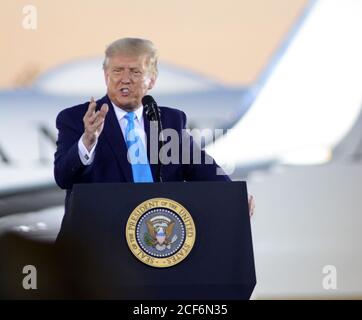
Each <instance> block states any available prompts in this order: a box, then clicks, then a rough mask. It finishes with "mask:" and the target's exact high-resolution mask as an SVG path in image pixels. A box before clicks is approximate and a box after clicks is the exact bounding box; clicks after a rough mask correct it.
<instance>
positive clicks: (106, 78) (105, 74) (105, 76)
mask: <svg viewBox="0 0 362 320" xmlns="http://www.w3.org/2000/svg"><path fill="white" fill-rule="evenodd" d="M103 74H104V81H105V82H106V86H107V87H108V72H107V69H106V68H105V69H103Z"/></svg>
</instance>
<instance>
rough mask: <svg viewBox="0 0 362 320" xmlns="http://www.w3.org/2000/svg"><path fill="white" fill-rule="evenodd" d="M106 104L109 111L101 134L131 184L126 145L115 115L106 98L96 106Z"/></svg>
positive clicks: (131, 176) (130, 169) (131, 177)
mask: <svg viewBox="0 0 362 320" xmlns="http://www.w3.org/2000/svg"><path fill="white" fill-rule="evenodd" d="M103 103H107V104H108V107H109V110H108V114H107V116H106V119H105V122H104V128H103V133H104V135H105V137H106V138H107V140H108V143H109V144H110V145H111V149H112V151H113V153H114V155H115V157H116V159H117V162H118V164H119V166H120V168H121V171H122V172H123V175H124V176H125V178H126V181H127V182H133V175H132V168H131V165H130V163H129V162H128V159H127V145H126V142H125V141H124V138H123V134H122V130H121V128H120V126H119V122H118V119H117V117H116V113H115V112H114V109H113V105H112V103H111V101H110V99H109V98H108V96H105V97H103V98H102V99H101V100H99V102H98V103H97V104H99V107H100V106H101V105H102V104H103Z"/></svg>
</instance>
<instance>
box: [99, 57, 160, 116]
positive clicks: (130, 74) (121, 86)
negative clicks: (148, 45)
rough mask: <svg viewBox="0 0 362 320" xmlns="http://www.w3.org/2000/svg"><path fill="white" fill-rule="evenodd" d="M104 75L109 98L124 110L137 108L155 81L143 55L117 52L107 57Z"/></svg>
mask: <svg viewBox="0 0 362 320" xmlns="http://www.w3.org/2000/svg"><path fill="white" fill-rule="evenodd" d="M104 76H105V80H106V85H107V94H108V96H109V98H110V99H111V101H112V102H113V103H114V104H115V105H116V106H118V107H120V108H122V109H124V110H126V111H133V110H135V109H137V108H138V107H139V106H140V105H141V104H142V98H143V96H145V95H146V94H147V91H148V90H150V89H152V87H153V86H154V84H155V81H156V77H155V75H153V74H152V72H151V70H149V68H148V66H147V57H146V56H145V55H142V56H139V57H134V56H128V55H123V54H118V55H115V56H114V57H111V58H109V59H108V65H107V66H106V68H105V70H104Z"/></svg>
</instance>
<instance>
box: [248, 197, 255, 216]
mask: <svg viewBox="0 0 362 320" xmlns="http://www.w3.org/2000/svg"><path fill="white" fill-rule="evenodd" d="M248 204H249V214H250V216H252V215H253V213H254V210H255V201H254V197H253V196H252V195H250V196H249V199H248Z"/></svg>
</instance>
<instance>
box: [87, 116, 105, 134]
mask: <svg viewBox="0 0 362 320" xmlns="http://www.w3.org/2000/svg"><path fill="white" fill-rule="evenodd" d="M103 123H104V118H103V117H98V118H97V119H96V120H95V121H94V123H93V124H92V125H91V126H90V129H91V130H92V131H96V130H97V129H98V127H99V126H101V125H102V124H103Z"/></svg>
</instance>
